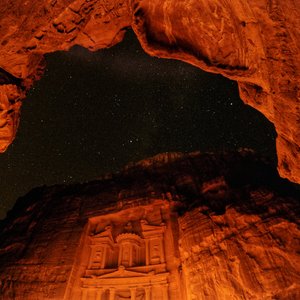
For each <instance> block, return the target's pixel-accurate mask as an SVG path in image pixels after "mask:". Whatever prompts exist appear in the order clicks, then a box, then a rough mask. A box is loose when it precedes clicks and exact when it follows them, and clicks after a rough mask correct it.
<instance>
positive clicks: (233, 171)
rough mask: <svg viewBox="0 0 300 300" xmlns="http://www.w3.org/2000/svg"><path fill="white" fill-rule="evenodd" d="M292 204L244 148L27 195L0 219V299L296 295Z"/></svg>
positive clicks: (158, 161) (299, 289) (290, 194)
mask: <svg viewBox="0 0 300 300" xmlns="http://www.w3.org/2000/svg"><path fill="white" fill-rule="evenodd" d="M299 198H300V190H299V189H298V190H297V189H296V187H295V186H293V185H292V184H290V183H288V182H287V181H285V180H282V179H280V178H279V177H278V175H277V174H276V172H275V170H274V169H272V168H271V167H270V166H268V165H267V164H266V163H265V162H264V161H262V160H261V159H259V158H257V157H256V156H255V154H253V153H252V152H248V151H241V152H239V153H227V154H226V153H225V154H219V155H213V154H199V153H192V154H185V155H183V154H180V153H168V154H162V155H159V156H156V157H153V158H151V159H147V160H144V161H141V162H139V163H137V164H132V165H130V166H128V167H126V168H125V169H124V170H123V171H121V172H120V173H118V174H115V175H107V176H105V177H103V178H102V179H99V180H97V181H94V182H90V183H84V184H77V185H76V184H75V185H69V186H66V185H61V186H59V185H57V186H53V187H41V188H37V189H34V190H32V191H31V192H30V193H28V194H27V195H26V196H25V197H23V198H20V199H19V200H18V201H17V203H16V205H15V207H14V208H13V210H12V211H11V212H9V214H8V216H7V218H6V219H5V220H3V221H2V222H1V223H0V299H3V300H4V299H5V300H9V299H15V300H18V299H20V300H21V299H22V300H26V299H28V300H29V299H30V300H34V299H39V300H41V299H57V300H58V299H67V300H69V299H70V300H71V299H96V297H98V298H97V299H102V300H104V299H105V300H108V299H144V300H178V299H181V300H200V299H239V300H240V299H249V300H250V299H251V300H253V299H290V300H292V299H293V300H294V299H299V296H300V275H299V268H300V257H299V250H300V244H299V240H300V230H299V208H300V206H299V201H298V200H299ZM101 296H102V298H101ZM134 297H135V298H134Z"/></svg>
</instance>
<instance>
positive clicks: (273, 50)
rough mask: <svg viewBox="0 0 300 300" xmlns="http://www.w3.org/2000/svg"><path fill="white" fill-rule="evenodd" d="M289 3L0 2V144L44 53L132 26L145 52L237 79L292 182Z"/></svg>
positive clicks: (293, 21) (110, 41)
mask: <svg viewBox="0 0 300 300" xmlns="http://www.w3.org/2000/svg"><path fill="white" fill-rule="evenodd" d="M299 9H300V6H299V5H298V3H297V1H294V0H285V1H270V0H263V1H261V0H259V1H258V0H251V1H250V0H247V1H245V0H235V1H225V0H210V1H206V0H201V1H199V0H197V1H195V0H191V1H187V0H182V1H178V0H151V1H150V0H132V1H126V0H100V1H98V0H62V1H57V0H51V1H50V0H32V1H23V0H2V1H1V3H0V16H1V18H0V20H1V21H0V28H1V30H0V44H1V46H0V150H1V151H2V152H3V151H5V149H6V148H7V147H8V145H9V144H11V143H12V141H13V139H14V137H15V134H16V130H17V127H18V123H19V115H20V113H19V111H20V105H21V100H22V99H23V98H24V97H25V95H26V92H27V91H28V89H29V88H30V87H31V85H32V83H33V82H34V81H35V80H37V79H39V78H40V76H41V74H42V70H43V68H44V61H43V55H44V54H45V53H49V52H53V51H58V50H68V49H70V47H72V46H73V45H81V46H83V47H86V48H88V49H90V50H92V51H95V50H99V49H101V48H106V47H111V46H113V45H114V44H116V43H118V42H120V41H121V40H122V38H123V35H124V31H125V30H126V28H128V27H132V28H133V30H134V31H135V33H136V35H137V37H138V39H139V41H140V43H141V45H142V46H143V48H144V50H145V51H146V52H147V53H149V54H150V55H156V56H159V57H165V58H175V59H179V60H183V61H185V62H187V63H191V64H193V65H195V66H197V67H199V68H201V69H203V70H206V71H208V72H214V73H220V74H222V75H224V76H226V77H228V78H231V79H233V80H237V81H238V84H239V90H240V96H241V98H242V100H243V101H244V102H245V103H247V104H249V105H251V106H253V107H254V108H256V109H257V110H259V111H260V112H262V113H263V114H264V115H265V116H266V117H267V118H268V119H269V120H270V121H271V122H273V123H274V125H275V128H276V131H277V133H278V138H277V153H278V170H279V173H280V175H281V176H283V177H286V178H288V179H289V180H291V181H294V182H298V183H299V182H300V167H299V166H300V148H299V145H300V135H299V132H300V128H299V111H300V106H299V61H300V59H299V47H300V46H299V45H300V44H299V41H300V37H299V28H300V11H299Z"/></svg>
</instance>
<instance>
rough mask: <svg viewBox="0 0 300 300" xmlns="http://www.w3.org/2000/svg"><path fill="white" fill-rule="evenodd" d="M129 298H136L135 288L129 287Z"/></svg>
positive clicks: (132, 299)
mask: <svg viewBox="0 0 300 300" xmlns="http://www.w3.org/2000/svg"><path fill="white" fill-rule="evenodd" d="M130 299H131V300H136V288H130Z"/></svg>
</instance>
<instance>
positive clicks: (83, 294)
mask: <svg viewBox="0 0 300 300" xmlns="http://www.w3.org/2000/svg"><path fill="white" fill-rule="evenodd" d="M87 296H88V289H82V292H81V300H86V299H87Z"/></svg>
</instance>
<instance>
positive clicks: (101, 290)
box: [96, 289, 104, 300]
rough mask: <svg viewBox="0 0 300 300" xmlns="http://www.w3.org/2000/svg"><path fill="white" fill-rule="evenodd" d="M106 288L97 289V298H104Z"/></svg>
mask: <svg viewBox="0 0 300 300" xmlns="http://www.w3.org/2000/svg"><path fill="white" fill-rule="evenodd" d="M103 292H104V290H103V289H97V290H96V300H102V294H103Z"/></svg>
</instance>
